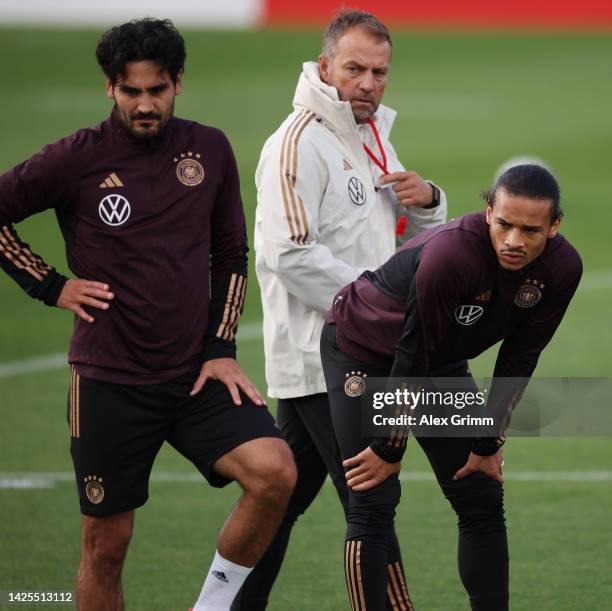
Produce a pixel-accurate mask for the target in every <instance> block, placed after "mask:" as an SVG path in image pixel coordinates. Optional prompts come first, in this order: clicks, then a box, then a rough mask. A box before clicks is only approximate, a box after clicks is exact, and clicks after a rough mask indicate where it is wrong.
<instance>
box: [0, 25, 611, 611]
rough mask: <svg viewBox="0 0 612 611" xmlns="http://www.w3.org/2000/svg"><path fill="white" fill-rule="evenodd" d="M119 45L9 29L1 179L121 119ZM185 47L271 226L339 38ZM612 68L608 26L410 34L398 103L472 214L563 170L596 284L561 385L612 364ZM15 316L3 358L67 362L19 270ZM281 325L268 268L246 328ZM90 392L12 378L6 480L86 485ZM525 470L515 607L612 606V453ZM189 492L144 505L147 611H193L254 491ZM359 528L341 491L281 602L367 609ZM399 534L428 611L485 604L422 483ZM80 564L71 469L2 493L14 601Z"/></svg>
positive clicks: (63, 578)
mask: <svg viewBox="0 0 612 611" xmlns="http://www.w3.org/2000/svg"><path fill="white" fill-rule="evenodd" d="M98 35H99V32H93V31H82V32H79V31H69V32H60V31H47V30H28V31H26V30H2V31H1V35H0V57H1V58H2V60H1V63H2V72H3V82H4V85H5V86H4V87H3V95H2V102H3V112H2V116H1V117H0V128H1V129H0V134H1V137H2V139H1V144H0V171H4V170H5V169H8V168H9V167H10V166H11V165H13V164H15V163H18V162H19V161H21V160H23V159H24V158H26V157H28V156H29V155H31V154H32V153H34V152H35V151H36V150H38V149H39V148H40V147H41V146H43V145H44V144H45V143H47V142H50V141H53V140H55V139H57V138H60V137H62V136H63V135H66V134H68V133H70V132H72V131H74V130H76V129H78V128H80V127H82V126H85V125H91V124H94V123H96V122H98V121H100V120H102V119H103V118H104V117H105V116H106V115H107V113H108V112H109V110H110V105H109V102H108V100H107V99H106V98H105V95H104V91H103V80H102V75H101V73H100V71H99V69H98V67H97V65H96V63H95V58H94V53H93V50H94V47H95V44H96V41H97V38H98ZM185 36H186V39H187V44H188V60H187V70H186V77H185V88H184V92H183V94H182V95H181V96H180V97H179V98H178V99H177V115H179V116H184V117H189V118H193V119H196V120H199V121H201V122H204V123H209V124H212V125H215V126H217V127H220V128H222V129H224V130H225V131H226V133H227V134H228V136H229V138H230V140H231V142H232V144H233V146H234V149H235V153H236V156H237V159H238V164H239V167H240V171H241V177H242V192H243V197H244V203H245V209H246V211H247V217H248V220H249V227H250V229H251V231H252V223H253V215H254V214H253V213H254V208H255V190H254V183H253V175H254V171H255V167H256V164H257V159H258V154H259V150H260V148H261V146H262V144H263V142H264V140H265V138H266V137H267V136H268V135H269V134H270V133H271V132H272V131H273V130H275V129H276V127H277V126H278V124H279V123H280V121H282V120H283V119H284V117H285V116H286V115H287V113H288V112H289V110H290V106H291V100H292V97H293V91H294V87H295V84H296V82H297V77H298V73H299V68H300V65H301V62H302V61H305V60H310V59H315V58H316V55H317V51H318V46H319V41H320V35H319V33H316V32H291V33H284V32H250V33H240V32H231V33H227V32H185ZM611 58H612V38H611V37H610V36H607V35H579V34H575V35H551V34H538V33H531V34H523V35H520V34H497V33H492V34H467V33H466V34H449V33H440V34H437V33H427V34H424V33H422V34H415V33H405V34H399V33H398V34H396V36H395V39H394V58H393V64H392V69H391V74H390V81H389V85H388V89H387V93H386V96H385V100H384V101H385V103H386V104H388V105H389V106H391V107H394V108H396V109H397V110H398V111H399V115H398V119H397V122H396V126H395V128H394V133H393V138H392V139H393V142H394V144H395V147H396V149H397V151H398V153H399V156H400V158H401V159H402V160H403V161H404V163H405V165H406V166H407V167H409V168H410V169H415V170H417V171H418V172H420V173H422V174H423V175H424V176H426V177H428V178H431V179H433V180H435V181H436V182H437V183H438V184H440V185H442V186H443V188H444V189H445V190H446V193H447V195H448V197H449V202H450V215H451V216H453V217H454V216H457V215H459V214H462V213H464V212H467V211H470V210H475V209H478V208H480V207H481V203H480V201H479V199H478V193H479V191H480V190H482V189H484V188H486V187H487V186H489V184H490V182H491V180H492V177H493V174H494V172H495V170H496V168H497V167H498V166H499V165H500V164H501V163H502V162H503V161H504V160H506V159H507V158H508V157H511V156H514V155H520V154H530V155H536V156H539V157H542V158H543V159H545V160H546V161H547V162H548V163H549V164H550V165H551V166H552V167H553V168H554V169H555V171H556V172H557V174H558V177H559V180H560V182H561V186H562V205H563V207H564V210H565V212H566V218H565V220H564V221H563V226H562V232H563V233H564V234H565V235H566V236H567V237H568V238H569V239H570V240H571V241H572V243H574V245H575V246H576V247H577V248H578V250H579V251H580V252H581V254H582V256H583V260H584V263H585V272H586V275H585V280H584V282H583V286H582V288H581V289H580V290H579V293H578V294H577V296H576V298H575V299H574V301H573V303H572V305H571V307H570V309H569V311H568V314H567V316H566V318H565V320H564V322H563V324H562V327H561V329H560V330H559V331H558V333H557V335H556V336H555V338H554V339H553V341H552V342H551V344H550V346H549V348H548V349H547V350H546V351H545V353H544V354H543V356H542V359H541V361H540V365H539V366H538V370H537V375H540V376H602V377H605V376H609V375H610V373H611V368H612V366H611V364H610V363H611V362H612V348H611V346H610V333H609V310H610V305H609V304H610V299H611V298H612V262H611V260H610V249H609V236H608V234H609V227H610V225H611V224H612V212H611V211H610V207H609V205H610V178H609V177H610V170H609V164H610V159H611V158H612V121H611V120H610V111H609V100H610V99H612V83H611V81H610V79H609V78H607V76H608V75H609V74H610V72H611V70H612V59H611ZM18 231H19V233H20V235H21V237H22V238H24V239H25V240H26V241H28V242H30V243H31V244H32V245H33V248H34V250H35V251H36V252H38V253H40V254H42V255H43V256H44V257H45V259H46V260H47V261H49V262H51V263H52V264H54V265H56V266H57V267H58V268H59V269H60V270H64V271H66V266H65V263H64V253H63V250H64V246H63V244H62V242H61V239H60V234H59V231H58V229H57V226H56V223H55V219H54V216H53V214H52V213H50V212H48V213H45V214H42V215H39V216H38V217H36V218H33V219H30V220H28V221H26V222H24V223H22V224H21V225H20V226H19V227H18ZM560 271H561V270H560ZM0 314H1V316H0V364H2V363H6V362H12V361H15V360H19V359H25V358H29V357H33V356H39V355H45V354H49V353H57V352H61V351H65V349H66V346H67V343H68V337H69V333H70V324H71V320H70V316H69V315H68V314H67V313H65V312H61V311H58V310H55V309H51V308H46V307H45V306H43V305H42V304H40V303H38V302H33V301H32V300H30V299H29V298H27V297H26V296H25V295H24V294H23V293H22V292H21V290H20V289H19V288H18V287H17V286H16V285H14V284H13V283H12V282H11V281H10V280H9V279H8V278H4V279H0ZM260 318H261V307H260V305H259V293H258V289H257V284H256V280H255V276H254V274H253V273H252V275H251V284H250V289H249V292H248V296H247V303H246V308H245V316H244V320H245V321H252V322H253V321H257V320H259V319H260ZM239 343H240V348H239V355H240V360H241V363H242V365H243V367H244V368H245V369H246V370H247V372H248V373H249V375H251V376H252V377H253V378H254V379H255V380H256V381H257V382H258V383H259V384H260V385H261V387H264V380H263V351H262V346H261V340H260V339H254V340H252V339H251V340H248V341H246V340H245V341H242V340H240V341H239ZM493 357H494V355H493V354H492V353H491V352H489V353H488V354H486V355H484V356H483V357H481V358H480V359H478V360H477V361H476V362H475V363H473V369H474V371H475V373H476V374H477V375H486V374H488V373H489V372H490V370H491V365H492V362H493V360H492V359H493ZM68 383H69V377H68V373H67V370H56V371H48V372H39V373H29V374H23V375H15V376H11V377H5V378H0V416H1V418H2V423H3V426H2V429H1V432H0V472H2V474H6V473H19V474H23V473H40V472H47V473H49V472H57V473H59V474H69V473H70V471H71V463H70V460H69V455H68V444H69V439H68V430H67V427H66V424H65V394H66V391H67V387H68ZM575 407H576V409H580V406H579V405H577V406H575ZM519 409H520V408H519ZM409 445H410V447H409V450H408V453H407V456H406V459H405V460H404V470H405V472H406V473H407V474H408V476H410V474H413V473H421V472H427V471H428V466H427V465H426V463H425V460H424V458H423V456H422V454H421V452H420V450H419V449H418V448H417V447H416V444H409ZM505 458H506V465H507V467H506V472H507V474H508V477H509V479H508V482H507V484H506V499H507V515H508V525H509V539H510V553H511V593H512V606H511V608H512V609H515V610H521V611H522V610H529V611H531V610H534V609H538V611H548V610H550V611H552V610H555V611H560V610H574V609H576V610H577V609H580V610H584V609H606V608H610V600H611V598H612V583H611V581H610V576H609V559H610V557H611V556H612V537H610V535H609V524H610V519H611V518H612V510H611V509H610V507H611V506H612V480H611V479H610V477H609V474H610V472H612V449H611V445H610V440H609V439H605V438H603V439H602V438H591V439H547V440H542V439H529V440H527V439H511V440H510V441H509V443H508V444H507V450H506V457H505ZM527 471H530V472H536V481H518V480H513V479H512V474H513V473H523V472H527ZM576 471H580V472H585V473H587V474H591V475H593V473H594V472H604V473H607V474H608V479H607V480H606V479H605V477H604V479H602V480H601V481H593V480H592V479H588V477H589V475H585V477H584V478H583V479H582V480H578V481H575V480H574V481H571V480H567V479H565V480H564V479H563V477H564V476H563V473H568V472H576ZM550 472H555V473H561V479H560V480H559V481H542V480H540V481H538V480H537V474H542V473H544V474H546V473H549V474H550ZM186 473H187V474H193V473H194V470H193V468H192V467H191V466H190V465H188V464H187V463H185V461H184V460H183V459H182V458H180V457H179V456H177V455H176V454H174V453H173V452H172V451H170V450H163V451H162V452H161V454H160V456H159V458H158V462H157V464H156V467H155V470H154V474H158V475H160V474H176V475H177V476H182V475H184V474H186ZM187 479H188V481H157V480H156V481H153V482H152V484H151V499H150V501H149V503H148V504H147V505H146V506H145V507H144V508H143V509H141V510H140V511H139V512H138V516H137V521H136V531H135V538H134V542H133V544H132V547H131V550H130V554H129V556H128V560H127V564H126V567H125V580H124V583H125V595H126V601H127V607H128V608H129V609H131V610H143V611H144V610H145V609H146V610H147V611H150V610H152V609H156V610H160V611H162V610H163V611H166V610H170V609H171V610H174V609H179V610H180V609H187V608H188V607H189V606H190V605H191V604H192V603H193V601H194V600H195V597H196V596H197V593H198V592H199V589H200V584H201V580H202V576H203V574H204V572H205V571H206V568H207V566H208V564H209V562H210V560H211V558H212V555H213V553H214V548H215V536H216V533H217V531H218V529H219V528H220V526H221V524H222V523H223V520H224V519H225V516H226V514H227V512H228V511H229V509H230V507H231V505H232V503H233V502H234V501H235V499H236V498H237V496H238V490H237V488H236V487H235V486H230V487H228V488H227V489H225V490H223V491H216V490H212V489H210V488H208V487H207V486H206V484H204V483H200V482H195V481H190V480H189V478H187ZM1 480H2V476H0V481H1ZM342 522H343V521H342V518H341V512H340V508H339V504H338V501H337V499H336V496H335V492H334V491H333V488H332V487H331V486H325V487H324V489H323V491H322V493H321V495H320V497H319V498H318V499H317V500H316V501H315V503H314V505H313V507H312V508H311V509H310V511H309V512H308V513H307V514H306V515H305V516H304V517H303V518H302V519H301V520H300V522H299V524H298V527H297V528H296V531H295V534H294V537H293V539H292V543H291V546H290V549H289V553H288V557H287V560H286V562H285V565H284V568H283V572H282V574H281V577H280V579H279V581H278V585H277V587H276V589H275V591H274V593H273V598H272V602H271V605H270V609H271V610H272V611H285V610H286V609H288V608H291V609H292V610H293V611H302V610H304V611H305V610H310V609H321V610H330V611H332V610H333V611H335V610H339V609H347V608H348V602H347V600H348V599H347V596H346V593H345V589H344V578H343V574H342V566H341V557H342V538H343V530H344V528H343V523H342ZM397 522H398V530H399V533H400V539H401V542H402V546H403V550H404V555H405V560H406V565H407V571H408V581H409V587H410V588H411V591H412V595H413V599H414V602H415V604H416V605H417V608H419V609H421V610H423V609H425V610H428V611H434V610H435V611H460V610H465V609H468V603H467V600H466V596H465V594H464V592H463V590H462V587H461V584H460V582H459V579H458V576H457V571H456V566H455V557H456V528H455V518H454V515H453V513H452V511H451V510H450V508H449V506H448V505H447V503H446V502H445V501H444V499H443V498H442V496H441V493H440V492H439V490H438V489H437V486H436V485H435V484H434V482H432V481H406V482H404V484H403V500H402V503H401V505H400V508H399V510H398V518H397ZM78 555H79V513H78V507H77V502H76V494H75V489H74V484H73V482H71V481H64V480H63V479H62V478H61V477H60V479H59V481H57V483H55V484H54V485H53V486H52V487H49V488H38V489H7V488H0V590H13V589H22V590H24V589H25V590H43V589H44V590H71V589H73V581H74V572H75V568H76V564H77V560H78ZM22 608H26V607H22ZM35 608H37V609H40V608H44V607H42V606H37V607H35Z"/></svg>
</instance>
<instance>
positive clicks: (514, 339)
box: [474, 243, 582, 456]
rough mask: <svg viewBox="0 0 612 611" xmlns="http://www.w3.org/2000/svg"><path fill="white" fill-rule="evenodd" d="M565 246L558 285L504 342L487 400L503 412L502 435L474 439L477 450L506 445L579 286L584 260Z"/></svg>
mask: <svg viewBox="0 0 612 611" xmlns="http://www.w3.org/2000/svg"><path fill="white" fill-rule="evenodd" d="M564 250H565V251H566V253H565V256H559V257H557V263H558V268H557V275H558V274H561V278H560V280H559V281H558V284H557V286H556V287H549V291H548V292H547V295H546V298H545V300H544V301H542V303H541V304H539V305H537V306H535V307H534V310H533V313H532V314H531V315H530V316H529V317H528V318H527V319H526V320H525V322H524V323H523V324H521V325H520V326H519V327H517V328H516V329H515V330H514V331H513V332H512V334H511V335H509V336H508V337H507V338H506V339H504V341H503V342H502V345H501V347H500V349H499V352H498V354H497V360H496V362H495V371H494V373H493V383H492V385H491V392H490V395H489V399H488V402H487V403H488V405H490V406H491V408H492V410H494V411H495V412H496V413H498V414H500V419H501V422H502V424H501V427H500V435H499V437H498V438H497V439H495V438H483V439H477V440H476V441H475V443H474V453H475V454H479V455H481V456H486V455H490V454H494V453H495V452H497V450H498V449H499V448H500V447H501V446H502V445H503V442H504V440H505V432H506V430H507V428H508V426H509V425H510V419H511V417H512V411H513V410H514V408H515V407H516V406H517V405H518V403H519V402H520V400H521V397H522V395H523V392H524V391H525V388H526V387H527V384H528V383H529V378H530V377H531V375H532V374H533V372H534V370H535V368H536V365H537V364H538V359H539V358H540V354H541V353H542V350H544V348H545V347H546V346H547V344H548V342H550V340H551V339H552V338H553V335H554V334H555V331H556V330H557V327H558V326H559V325H560V324H561V321H562V320H563V316H564V315H565V312H566V310H567V308H568V306H569V304H570V301H571V300H572V297H573V296H574V294H575V292H576V289H577V288H578V283H579V282H580V278H581V276H582V261H581V260H580V256H579V255H578V253H577V252H576V251H575V250H574V249H573V247H571V246H570V245H569V244H567V243H566V247H565V248H564Z"/></svg>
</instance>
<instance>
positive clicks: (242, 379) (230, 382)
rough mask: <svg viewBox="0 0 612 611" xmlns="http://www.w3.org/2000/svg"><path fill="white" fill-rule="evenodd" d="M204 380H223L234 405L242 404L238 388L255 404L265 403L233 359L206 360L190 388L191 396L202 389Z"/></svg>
mask: <svg viewBox="0 0 612 611" xmlns="http://www.w3.org/2000/svg"><path fill="white" fill-rule="evenodd" d="M206 380H219V381H220V382H223V383H224V384H225V385H226V386H227V388H228V389H229V391H230V394H231V395H232V399H233V401H234V403H235V404H236V405H242V401H241V400H240V392H239V391H238V389H241V390H242V391H243V392H244V393H245V394H246V396H247V397H248V398H249V399H251V401H253V403H255V405H265V404H266V402H265V401H264V399H263V397H262V396H261V393H260V392H259V390H257V387H256V386H255V384H253V382H251V380H249V378H247V377H246V375H245V373H244V371H242V369H241V368H240V365H238V363H237V362H236V361H235V359H230V358H223V359H211V360H210V361H206V362H205V363H204V365H202V369H201V370H200V375H199V376H198V379H197V380H196V381H195V383H194V385H193V388H192V389H191V393H190V394H191V396H193V395H195V394H197V393H199V392H200V391H201V390H202V388H203V387H204V384H206Z"/></svg>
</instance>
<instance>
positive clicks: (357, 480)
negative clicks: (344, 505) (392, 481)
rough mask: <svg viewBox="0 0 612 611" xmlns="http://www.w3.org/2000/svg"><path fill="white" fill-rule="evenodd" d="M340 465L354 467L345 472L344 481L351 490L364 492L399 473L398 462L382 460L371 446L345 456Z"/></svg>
mask: <svg viewBox="0 0 612 611" xmlns="http://www.w3.org/2000/svg"><path fill="white" fill-rule="evenodd" d="M342 465H343V466H344V467H355V468H354V469H351V470H350V471H347V473H346V482H347V484H348V485H349V487H350V488H351V490H353V492H364V491H365V490H369V489H370V488H373V487H374V486H378V484H382V483H383V482H384V481H385V480H386V479H387V478H388V477H389V476H390V475H393V474H394V473H399V472H400V470H401V468H402V464H401V463H400V462H387V461H386V460H383V459H382V458H381V457H380V456H378V454H376V452H374V450H372V448H366V449H365V450H363V451H362V452H359V454H357V456H353V458H347V459H346V460H345V461H344V462H343V463H342Z"/></svg>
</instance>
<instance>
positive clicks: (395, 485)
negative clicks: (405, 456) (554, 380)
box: [321, 324, 508, 611]
mask: <svg viewBox="0 0 612 611" xmlns="http://www.w3.org/2000/svg"><path fill="white" fill-rule="evenodd" d="M321 359H322V361H323V370H324V372H325V380H326V383H327V391H328V396H329V401H330V406H331V414H332V421H333V425H334V429H335V431H336V437H337V439H338V443H339V445H340V451H341V453H342V457H343V458H344V459H346V458H350V457H352V456H355V455H356V454H358V453H359V452H361V451H362V450H363V449H364V448H366V447H367V446H368V445H369V442H370V439H368V438H364V437H362V434H361V417H360V412H361V410H360V399H359V398H358V397H355V398H353V397H350V396H348V395H347V394H346V393H345V390H344V383H345V381H346V375H347V373H349V374H350V373H351V372H354V371H361V372H363V373H366V374H367V375H368V377H386V376H388V375H389V368H388V367H386V366H385V367H374V366H372V365H369V364H367V363H363V362H360V361H358V360H356V359H354V358H352V357H349V356H347V355H346V354H344V353H343V352H341V351H340V349H339V348H338V345H337V344H336V327H335V326H334V325H329V324H326V325H325V327H324V329H323V335H322V337H321ZM445 375H447V376H453V377H459V376H466V375H470V374H469V372H468V371H467V365H466V364H465V363H464V364H462V365H461V369H460V370H459V369H455V371H452V372H448V371H447V372H445ZM418 442H419V444H420V445H421V447H422V448H423V450H424V451H425V453H426V455H427V458H428V459H429V462H430V463H431V466H432V468H433V471H434V473H435V476H436V478H437V480H438V483H439V485H440V487H441V488H442V492H443V493H444V496H445V497H446V498H447V499H448V501H449V502H450V503H451V505H452V507H453V509H454V510H455V512H456V513H457V516H458V519H459V521H458V526H459V552H458V562H459V574H460V577H461V581H462V582H463V585H464V587H465V589H466V590H467V592H468V594H469V597H470V603H471V605H472V609H473V610H474V611H506V610H507V609H508V544H507V539H506V525H505V520H504V507H503V488H502V486H501V484H500V483H499V482H497V481H495V480H493V479H491V478H489V477H488V476H486V475H484V474H483V473H474V474H472V475H470V476H468V477H466V478H465V479H462V480H458V481H453V479H452V477H453V475H454V474H455V472H456V471H457V470H458V469H459V468H461V467H463V466H464V465H465V463H466V462H467V459H468V456H469V454H470V451H471V447H472V440H471V439H465V438H431V437H430V438H425V437H422V438H419V439H418ZM400 493H401V491H400V482H399V479H398V477H397V475H394V476H391V477H389V478H388V479H387V480H386V481H385V482H383V483H382V484H380V485H378V486H376V487H375V488H372V489H370V490H368V491H366V492H353V491H351V490H349V516H348V520H347V522H348V528H347V535H346V561H345V570H346V572H347V582H348V583H349V596H350V597H351V603H352V604H353V608H356V609H367V610H368V611H381V610H383V609H385V593H386V592H387V588H388V586H389V585H390V584H391V582H392V579H391V577H390V576H389V575H388V574H386V573H385V571H384V567H385V565H386V561H385V558H386V554H387V547H386V544H387V541H388V540H389V534H390V533H391V532H392V530H393V527H394V526H393V524H394V517H395V508H396V507H397V505H398V503H399V500H400ZM351 579H353V581H354V583H355V584H356V585H355V586H353V587H351V585H350V584H351ZM354 599H356V600H357V601H358V602H359V606H356V605H355V604H354Z"/></svg>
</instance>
